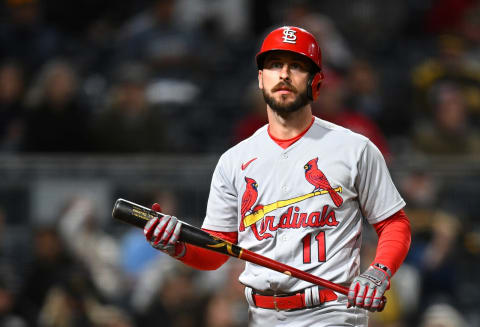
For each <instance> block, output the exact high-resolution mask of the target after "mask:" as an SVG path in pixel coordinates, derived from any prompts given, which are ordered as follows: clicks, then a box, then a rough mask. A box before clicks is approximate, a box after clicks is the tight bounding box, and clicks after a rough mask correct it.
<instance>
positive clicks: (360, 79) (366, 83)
mask: <svg viewBox="0 0 480 327" xmlns="http://www.w3.org/2000/svg"><path fill="white" fill-rule="evenodd" d="M349 82H350V88H351V90H352V91H353V92H354V93H357V94H369V93H371V92H373V91H375V89H376V88H377V84H378V80H377V76H376V74H375V72H374V71H373V69H372V67H371V66H370V65H369V64H368V63H367V62H365V61H357V62H355V63H354V64H353V66H352V68H351V71H350V76H349Z"/></svg>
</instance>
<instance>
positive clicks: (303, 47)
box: [256, 26, 323, 100]
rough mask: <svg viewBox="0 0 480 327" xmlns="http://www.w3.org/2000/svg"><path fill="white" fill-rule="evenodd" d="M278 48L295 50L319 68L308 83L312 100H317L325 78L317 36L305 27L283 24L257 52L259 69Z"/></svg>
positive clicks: (264, 41)
mask: <svg viewBox="0 0 480 327" xmlns="http://www.w3.org/2000/svg"><path fill="white" fill-rule="evenodd" d="M278 50H281V51H290V52H295V53H298V54H300V55H302V56H305V57H307V58H308V59H309V60H310V61H311V62H312V63H313V64H314V65H315V67H316V68H318V70H317V69H316V70H315V72H314V74H312V76H311V78H310V80H309V83H308V84H309V85H308V95H309V97H310V98H311V99H312V100H315V99H316V98H317V97H318V94H319V90H320V84H321V82H322V80H323V73H322V72H321V70H322V53H321V52H320V48H319V47H318V44H317V41H316V40H315V37H314V36H313V35H312V34H311V33H309V32H307V31H306V30H304V29H303V28H299V27H295V26H283V27H280V28H277V29H275V30H273V31H272V32H270V34H268V35H267V37H266V38H265V40H263V44H262V47H261V49H260V51H259V52H258V53H257V56H256V60H257V67H258V69H263V61H264V60H265V55H266V54H267V53H268V52H270V51H278Z"/></svg>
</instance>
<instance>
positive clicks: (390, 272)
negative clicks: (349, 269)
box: [371, 262, 392, 280]
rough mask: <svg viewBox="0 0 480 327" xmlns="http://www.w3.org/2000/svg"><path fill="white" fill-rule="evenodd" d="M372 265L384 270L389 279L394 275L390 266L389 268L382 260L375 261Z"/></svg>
mask: <svg viewBox="0 0 480 327" xmlns="http://www.w3.org/2000/svg"><path fill="white" fill-rule="evenodd" d="M371 266H372V267H373V268H375V269H378V270H380V271H382V272H384V273H385V274H386V275H387V277H388V279H389V280H390V278H391V277H392V270H390V268H388V267H387V266H386V265H384V264H382V263H380V262H375V263H373V264H372V265H371Z"/></svg>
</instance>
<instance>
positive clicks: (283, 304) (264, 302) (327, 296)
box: [245, 286, 337, 311]
mask: <svg viewBox="0 0 480 327" xmlns="http://www.w3.org/2000/svg"><path fill="white" fill-rule="evenodd" d="M245 295H246V297H247V301H248V303H249V304H250V305H253V306H256V307H259V308H263V309H275V310H277V311H280V310H297V309H304V308H310V307H314V306H317V305H320V304H322V303H325V302H329V301H334V300H336V299H337V295H336V294H335V292H333V291H332V290H329V289H325V288H322V289H319V287H318V286H313V287H309V288H306V289H305V290H303V291H302V292H298V293H295V294H286V295H262V294H260V293H258V292H257V291H255V290H253V289H252V288H250V287H245Z"/></svg>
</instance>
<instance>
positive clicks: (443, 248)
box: [400, 166, 465, 325]
mask: <svg viewBox="0 0 480 327" xmlns="http://www.w3.org/2000/svg"><path fill="white" fill-rule="evenodd" d="M444 183H445V184H444V185H443V184H442V181H440V180H438V179H436V178H435V177H434V176H433V175H432V174H430V173H429V171H428V170H427V168H424V167H420V166H419V167H416V168H414V169H412V170H411V171H410V172H409V174H407V175H406V176H404V177H403V178H402V181H401V183H400V190H401V192H402V194H403V195H404V197H405V201H408V203H409V204H410V205H409V208H408V211H407V214H409V215H411V216H412V217H415V219H414V220H412V248H411V251H410V253H409V255H408V256H407V259H406V262H407V264H409V265H412V266H413V267H415V268H416V269H417V270H418V272H419V274H420V281H421V287H420V292H419V296H418V298H420V299H422V300H421V301H422V303H424V304H428V305H430V304H433V303H437V302H438V301H445V300H448V301H452V303H456V304H458V305H462V303H463V301H464V300H463V299H462V298H463V294H462V293H461V291H460V290H461V289H462V288H463V287H464V284H463V282H462V281H461V280H460V278H459V277H460V274H461V269H462V264H461V258H462V257H463V255H464V250H462V248H461V247H458V241H459V239H460V237H461V235H462V232H463V228H464V225H463V223H464V219H462V218H465V217H463V216H460V214H459V213H458V211H455V212H452V211H449V210H447V209H445V208H444V207H445V205H444V203H443V202H444V201H445V199H443V198H442V196H441V191H442V190H443V189H445V188H446V189H447V190H449V191H450V192H452V189H451V183H448V182H446V181H445V182H444ZM459 206H461V204H460V203H459ZM424 309H425V308H421V307H417V308H416V310H415V311H414V312H413V313H414V314H416V315H419V314H422V311H423V310H424ZM408 318H412V317H411V316H410V317H408ZM415 325H417V324H415Z"/></svg>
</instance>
